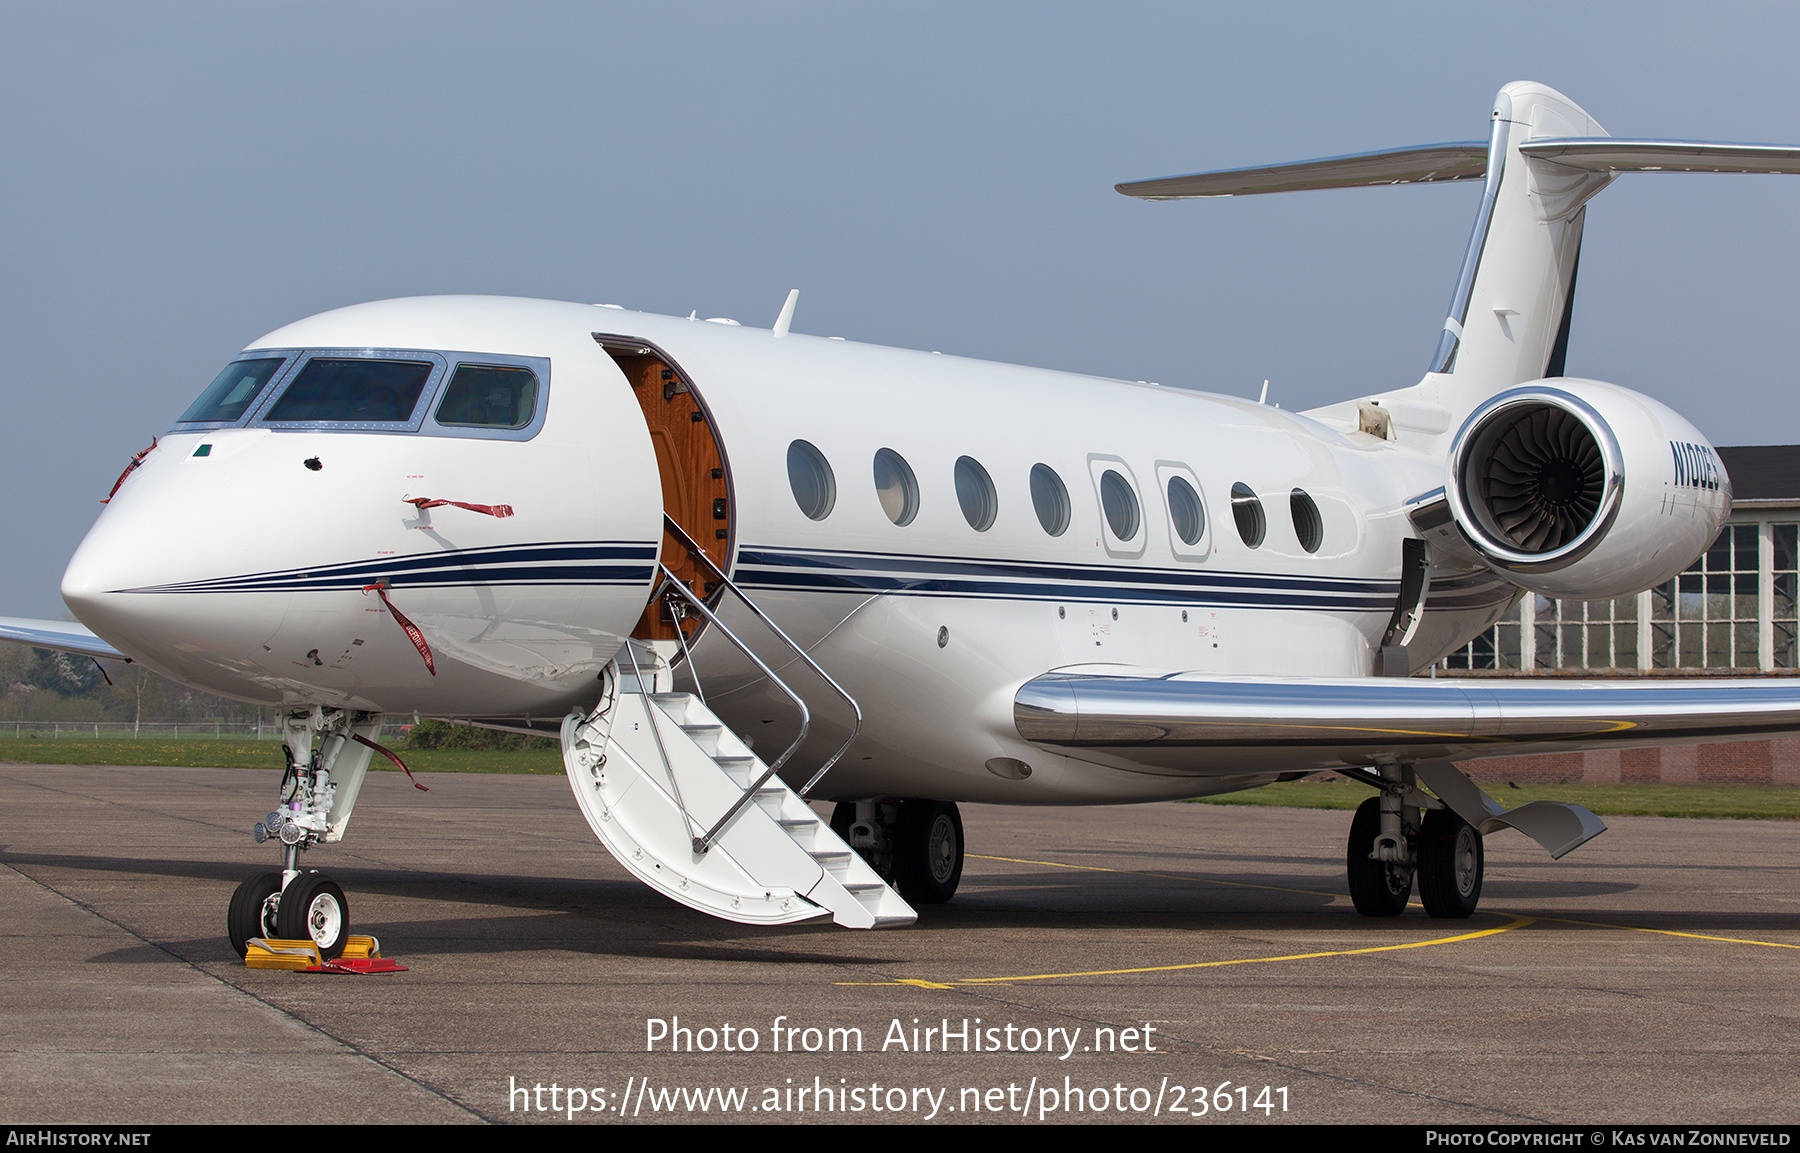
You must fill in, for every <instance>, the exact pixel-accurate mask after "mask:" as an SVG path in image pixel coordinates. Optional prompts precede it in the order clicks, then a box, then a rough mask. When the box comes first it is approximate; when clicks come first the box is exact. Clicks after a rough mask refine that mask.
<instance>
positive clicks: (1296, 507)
mask: <svg viewBox="0 0 1800 1153" xmlns="http://www.w3.org/2000/svg"><path fill="white" fill-rule="evenodd" d="M1288 510H1289V511H1290V512H1291V513H1292V514H1293V517H1294V535H1295V536H1296V537H1298V538H1299V539H1300V547H1301V548H1303V549H1305V550H1306V551H1307V552H1318V551H1319V545H1321V544H1323V543H1324V541H1325V519H1324V518H1323V517H1321V516H1320V515H1319V506H1318V503H1317V502H1315V501H1314V500H1313V498H1312V497H1310V496H1308V495H1307V494H1306V492H1305V490H1303V489H1298V488H1297V489H1295V490H1294V491H1293V493H1292V494H1291V495H1290V496H1289V497H1288Z"/></svg>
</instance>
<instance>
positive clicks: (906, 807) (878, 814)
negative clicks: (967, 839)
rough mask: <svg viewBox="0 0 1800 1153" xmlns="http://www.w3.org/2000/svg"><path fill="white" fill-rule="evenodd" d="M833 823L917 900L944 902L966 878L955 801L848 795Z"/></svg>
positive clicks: (903, 891) (871, 862) (883, 874)
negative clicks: (866, 798)
mask: <svg viewBox="0 0 1800 1153" xmlns="http://www.w3.org/2000/svg"><path fill="white" fill-rule="evenodd" d="M831 829H832V831H833V832H835V833H836V834H837V835H838V836H840V837H842V838H843V839H844V841H845V843H846V844H848V845H849V846H850V847H851V848H853V849H855V850H856V851H857V852H858V853H861V854H862V857H863V859H864V860H865V861H867V862H869V865H870V867H872V868H873V869H874V870H875V871H876V872H877V873H879V874H880V875H881V879H882V880H884V881H887V882H888V883H889V884H891V885H893V886H894V887H895V888H896V889H898V890H899V891H900V895H901V896H902V897H905V898H906V899H907V901H908V902H910V903H912V904H914V905H941V904H943V903H944V902H946V901H948V900H949V899H950V898H951V897H953V896H955V895H956V886H957V885H958V884H959V883H960V882H961V881H962V867H963V827H962V813H961V812H959V811H958V810H957V807H956V803H955V802H954V801H898V802H895V801H855V802H851V801H843V802H840V803H839V804H838V806H837V808H836V809H834V810H833V811H832V814H831Z"/></svg>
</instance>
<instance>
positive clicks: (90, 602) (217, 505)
mask: <svg viewBox="0 0 1800 1153" xmlns="http://www.w3.org/2000/svg"><path fill="white" fill-rule="evenodd" d="M186 439H187V440H195V441H197V440H198V438H195V437H188V438H186ZM209 439H217V438H216V436H215V437H212V438H209ZM194 449H195V445H193V444H185V443H184V442H183V438H180V437H164V438H163V439H162V442H161V444H160V445H159V447H158V448H157V449H155V450H154V451H152V452H150V453H149V454H148V455H147V456H146V457H145V458H144V461H143V464H142V467H141V468H139V469H137V470H135V471H133V472H132V473H131V474H130V475H129V476H127V477H126V479H125V481H124V483H123V484H121V485H120V486H119V489H118V490H117V491H116V492H115V493H114V494H113V498H112V500H111V502H110V503H108V504H107V506H106V508H105V509H104V510H103V511H102V512H101V514H100V517H99V519H98V520H96V521H95V522H94V526H93V527H92V528H91V529H89V530H88V533H87V536H86V537H84V538H83V539H82V542H81V544H80V546H78V547H77V548H76V550H75V555H74V556H73V557H71V558H70V560H69V564H68V567H67V568H66V569H65V570H64V572H63V580H62V597H63V602H64V603H65V604H67V605H68V606H69V609H70V611H72V612H73V613H74V614H75V616H76V617H77V618H78V619H79V620H80V621H81V623H82V624H84V625H86V626H87V627H88V628H90V629H92V630H94V633H95V634H96V635H98V636H99V637H100V638H101V639H103V640H105V641H106V642H107V643H109V644H111V645H112V646H113V647H114V648H116V649H118V650H119V651H120V652H122V653H125V654H126V655H127V656H129V657H131V658H132V659H133V660H136V661H140V662H142V663H144V664H145V665H147V666H149V667H151V668H154V669H156V670H157V671H158V672H161V673H164V674H166V675H169V676H174V677H176V678H177V679H180V680H183V681H185V682H187V683H189V684H203V685H204V686H205V687H207V688H208V691H213V692H218V691H228V692H230V693H231V695H234V696H237V695H243V693H242V691H241V689H240V687H239V685H238V680H239V678H241V677H242V676H243V675H245V673H247V672H248V671H249V667H250V666H251V665H252V663H253V662H252V661H251V660H250V658H251V656H252V655H253V653H254V652H256V651H257V648H256V646H257V644H258V642H260V641H261V640H263V639H265V638H266V637H267V635H268V633H269V632H272V631H273V627H274V626H273V625H271V624H269V623H268V622H267V620H266V619H263V620H261V621H259V620H257V619H255V618H256V617H259V616H260V617H262V618H266V617H267V616H268V615H269V614H270V613H271V612H272V613H274V617H275V623H276V624H279V622H280V616H281V613H282V612H283V611H285V607H286V598H285V594H282V595H281V603H280V604H276V603H274V601H273V600H272V599H270V598H267V597H259V598H249V599H248V600H243V599H240V600H233V601H227V602H222V601H221V599H220V598H217V597H208V596H204V595H196V593H198V592H199V591H200V590H201V588H202V587H203V586H204V585H205V584H206V583H207V581H208V580H209V579H211V578H216V577H217V576H219V575H220V573H222V572H229V571H234V567H235V566H237V565H239V564H241V563H242V562H244V561H245V560H247V559H248V558H246V557H243V556H239V555H236V554H238V553H239V552H241V551H244V550H246V549H249V550H254V549H255V548H256V545H255V544H254V543H252V542H253V538H255V537H256V536H257V534H256V532H255V531H254V524H253V522H246V521H245V519H244V515H243V514H244V512H245V510H244V509H243V508H241V507H237V505H238V504H239V502H240V500H241V497H242V494H241V492H239V493H237V494H236V495H234V494H233V493H232V492H231V491H229V490H230V489H232V488H233V487H234V486H226V490H227V491H220V489H219V487H218V486H217V484H216V483H215V484H214V485H212V486H207V485H201V484H198V483H196V482H195V481H194V480H193V479H191V478H184V477H183V476H182V475H181V473H182V470H181V469H180V468H179V467H178V466H179V464H180V463H181V461H182V459H183V458H184V457H185V456H186V455H188V454H191V453H192V452H193V451H194ZM251 602H255V603H251ZM259 630H261V631H259ZM222 673H225V674H229V675H224V676H222V675H221V674H222Z"/></svg>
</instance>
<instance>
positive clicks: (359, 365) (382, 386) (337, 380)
mask: <svg viewBox="0 0 1800 1153" xmlns="http://www.w3.org/2000/svg"><path fill="white" fill-rule="evenodd" d="M434 367H435V366H434V365H433V364H432V363H431V362H430V361H414V360H385V359H384V360H365V359H355V360H351V359H347V358H338V357H326V356H315V357H313V358H312V359H311V360H309V361H307V362H306V367H305V368H303V369H301V370H300V375H299V376H297V377H295V378H294V383H292V384H290V385H288V387H287V390H286V391H284V392H283V393H282V394H281V399H280V400H278V401H276V402H275V407H274V408H272V409H270V410H269V412H268V415H266V416H265V417H264V418H263V419H264V420H266V421H268V422H270V423H272V424H275V423H283V422H289V421H291V422H296V423H298V422H308V423H311V422H318V421H356V422H365V421H408V420H411V419H412V413H413V408H414V407H415V406H417V405H418V403H419V394H420V393H421V392H423V391H424V390H425V382H426V381H427V380H429V379H430V378H431V370H432V369H433V368H434Z"/></svg>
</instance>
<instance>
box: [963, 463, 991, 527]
mask: <svg viewBox="0 0 1800 1153" xmlns="http://www.w3.org/2000/svg"><path fill="white" fill-rule="evenodd" d="M956 503H958V504H960V505H961V506H962V514H963V519H964V520H966V521H968V522H969V527H970V528H972V529H974V530H975V531H976V532H986V531H987V530H988V529H990V528H993V527H994V518H995V517H996V516H998V515H999V514H1000V499H999V497H997V496H995V495H994V482H993V480H992V479H991V478H990V477H989V476H988V474H987V469H985V468H982V467H981V462H979V461H977V460H976V459H975V458H974V457H972V456H959V457H957V458H956Z"/></svg>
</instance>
